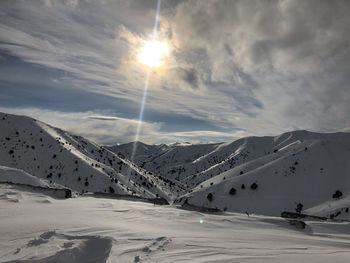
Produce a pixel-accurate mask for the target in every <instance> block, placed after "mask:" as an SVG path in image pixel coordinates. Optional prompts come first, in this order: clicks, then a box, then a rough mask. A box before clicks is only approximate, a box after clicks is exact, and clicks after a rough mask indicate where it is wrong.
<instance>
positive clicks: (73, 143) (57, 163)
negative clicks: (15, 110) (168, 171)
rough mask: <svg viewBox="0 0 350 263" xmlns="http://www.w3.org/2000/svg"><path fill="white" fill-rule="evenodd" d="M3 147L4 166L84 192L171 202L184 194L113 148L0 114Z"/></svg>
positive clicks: (0, 154)
mask: <svg viewBox="0 0 350 263" xmlns="http://www.w3.org/2000/svg"><path fill="white" fill-rule="evenodd" d="M0 145H1V146H0V165H2V166H5V167H12V168H18V169H21V170H23V171H25V172H27V173H28V174H30V175H33V176H36V177H39V178H45V179H48V180H50V181H51V182H52V183H57V184H60V185H63V186H66V187H69V188H71V189H73V190H76V191H78V192H81V193H83V192H102V193H111V194H122V195H131V194H132V195H138V196H141V197H146V198H154V197H158V196H159V197H164V198H166V199H171V198H173V196H174V195H175V194H181V193H184V191H183V190H182V189H181V188H179V187H178V186H177V185H174V184H172V185H171V187H169V184H170V183H169V181H168V180H163V179H162V178H161V177H157V176H154V175H153V174H152V173H151V172H147V171H145V170H144V169H141V168H140V167H137V166H136V165H134V164H133V163H131V162H130V161H128V160H126V159H123V158H121V157H119V156H117V155H116V154H114V153H113V152H111V151H109V150H108V149H105V148H103V147H101V146H99V145H97V144H95V143H93V142H90V141H89V140H86V139H84V138H83V137H80V136H75V135H71V134H69V133H68V132H65V131H62V130H60V129H57V128H54V127H51V126H50V125H47V124H45V123H43V122H40V121H37V120H34V119H32V118H29V117H25V116H16V115H10V114H5V113H0Z"/></svg>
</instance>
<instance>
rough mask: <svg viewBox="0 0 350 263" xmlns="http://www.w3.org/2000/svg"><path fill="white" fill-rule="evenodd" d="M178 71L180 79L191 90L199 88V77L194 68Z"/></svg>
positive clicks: (178, 69) (179, 69)
mask: <svg viewBox="0 0 350 263" xmlns="http://www.w3.org/2000/svg"><path fill="white" fill-rule="evenodd" d="M176 71H177V75H178V77H179V78H180V79H182V80H183V81H184V82H185V83H187V84H188V85H189V87H190V88H194V89H195V88H198V84H199V83H198V75H197V71H196V70H195V69H194V68H189V69H186V68H181V67H179V68H177V69H176Z"/></svg>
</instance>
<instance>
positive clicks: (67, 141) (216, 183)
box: [0, 113, 350, 219]
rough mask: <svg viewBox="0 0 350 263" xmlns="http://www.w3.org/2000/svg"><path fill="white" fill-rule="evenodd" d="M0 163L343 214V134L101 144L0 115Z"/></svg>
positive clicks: (161, 192) (79, 180)
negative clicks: (193, 143)
mask: <svg viewBox="0 0 350 263" xmlns="http://www.w3.org/2000/svg"><path fill="white" fill-rule="evenodd" d="M0 127H1V129H0V145H1V148H0V165H2V166H4V167H12V168H16V169H21V170H23V171H24V172H26V173H28V174H30V175H32V176H36V177H39V178H44V179H47V180H49V182H51V183H56V184H60V185H62V186H65V187H69V188H71V189H73V190H76V191H78V192H102V193H104V192H107V193H115V194H135V195H138V196H141V197H146V198H154V197H156V196H159V197H164V198H166V199H167V200H174V199H175V203H176V204H184V203H186V204H190V205H195V206H200V207H209V208H218V209H220V210H227V211H235V212H247V213H258V214H264V215H275V216H279V215H280V214H281V212H283V211H297V212H307V213H312V214H314V215H320V216H327V217H333V218H343V219H346V218H350V217H349V216H348V214H349V208H348V207H350V162H349V160H350V134H349V133H333V134H320V133H313V132H307V131H293V132H288V133H284V134H282V135H279V136H275V137H273V136H269V137H247V138H242V139H239V140H236V141H233V142H228V143H219V144H200V145H187V144H186V145H165V144H162V145H147V144H143V143H141V142H137V147H136V154H135V157H134V162H135V163H136V164H134V163H133V162H131V161H130V160H128V159H130V158H131V155H132V151H133V148H134V146H135V144H134V143H128V144H123V145H116V146H110V147H101V146H99V145H96V144H95V143H93V142H90V141H88V140H86V139H84V138H82V137H80V136H74V135H71V134H69V133H68V132H65V131H62V130H60V129H57V128H54V127H51V126H50V125H47V124H45V123H42V122H40V121H36V120H34V119H31V118H28V117H23V116H15V115H9V114H3V113H1V114H0Z"/></svg>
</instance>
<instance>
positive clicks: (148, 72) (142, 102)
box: [129, 0, 164, 174]
mask: <svg viewBox="0 0 350 263" xmlns="http://www.w3.org/2000/svg"><path fill="white" fill-rule="evenodd" d="M160 4H161V0H158V2H157V12H156V18H155V21H154V28H153V40H152V41H156V39H157V36H158V33H157V32H158V21H159V13H160ZM152 41H151V42H152ZM163 52H164V51H163ZM147 56H148V55H147ZM162 56H163V55H162ZM162 56H161V58H162ZM150 68H151V66H150V65H148V70H147V74H146V79H145V87H144V89H143V96H142V101H141V108H140V115H139V121H138V123H137V128H136V134H135V141H134V145H133V147H132V153H131V158H130V160H131V162H133V161H134V158H135V154H136V150H137V141H138V140H139V136H140V132H141V126H142V120H143V112H144V109H145V105H146V99H147V90H148V84H149V79H150V75H151V70H150ZM130 173H131V166H130V169H129V174H130Z"/></svg>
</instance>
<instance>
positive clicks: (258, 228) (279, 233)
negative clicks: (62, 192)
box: [0, 185, 350, 263]
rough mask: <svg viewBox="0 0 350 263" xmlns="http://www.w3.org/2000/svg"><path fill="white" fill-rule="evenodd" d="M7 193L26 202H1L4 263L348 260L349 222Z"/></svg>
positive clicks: (0, 188) (11, 189) (7, 189)
mask: <svg viewBox="0 0 350 263" xmlns="http://www.w3.org/2000/svg"><path fill="white" fill-rule="evenodd" d="M4 193H8V194H11V195H13V196H15V195H18V196H21V197H20V198H19V202H18V203H10V202H9V201H8V200H5V199H0V210H1V213H0V225H1V226H2V227H1V228H0V248H1V249H0V261H1V262H72V263H75V262H214V261H215V262H293V263H294V262H347V261H348V258H349V256H350V250H349V248H350V238H349V233H350V223H348V222H343V223H334V222H317V221H306V223H307V227H306V229H305V230H300V229H297V228H295V227H293V226H290V225H289V224H288V222H287V221H286V220H285V219H282V218H274V217H267V216H255V215H250V216H249V217H248V216H247V215H245V214H236V213H221V214H204V213H200V212H194V211H186V210H182V209H178V208H176V207H174V206H154V205H152V204H148V203H142V202H131V201H125V200H113V199H104V198H93V197H79V198H71V199H65V200H57V199H53V198H50V197H47V196H45V195H42V194H41V193H31V192H25V191H20V190H18V189H17V188H16V187H15V186H13V185H0V195H2V194H4ZM47 201H48V202H47ZM155 215H156V216H155ZM201 220H202V223H200V221H201ZM3 226H6V227H3Z"/></svg>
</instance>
